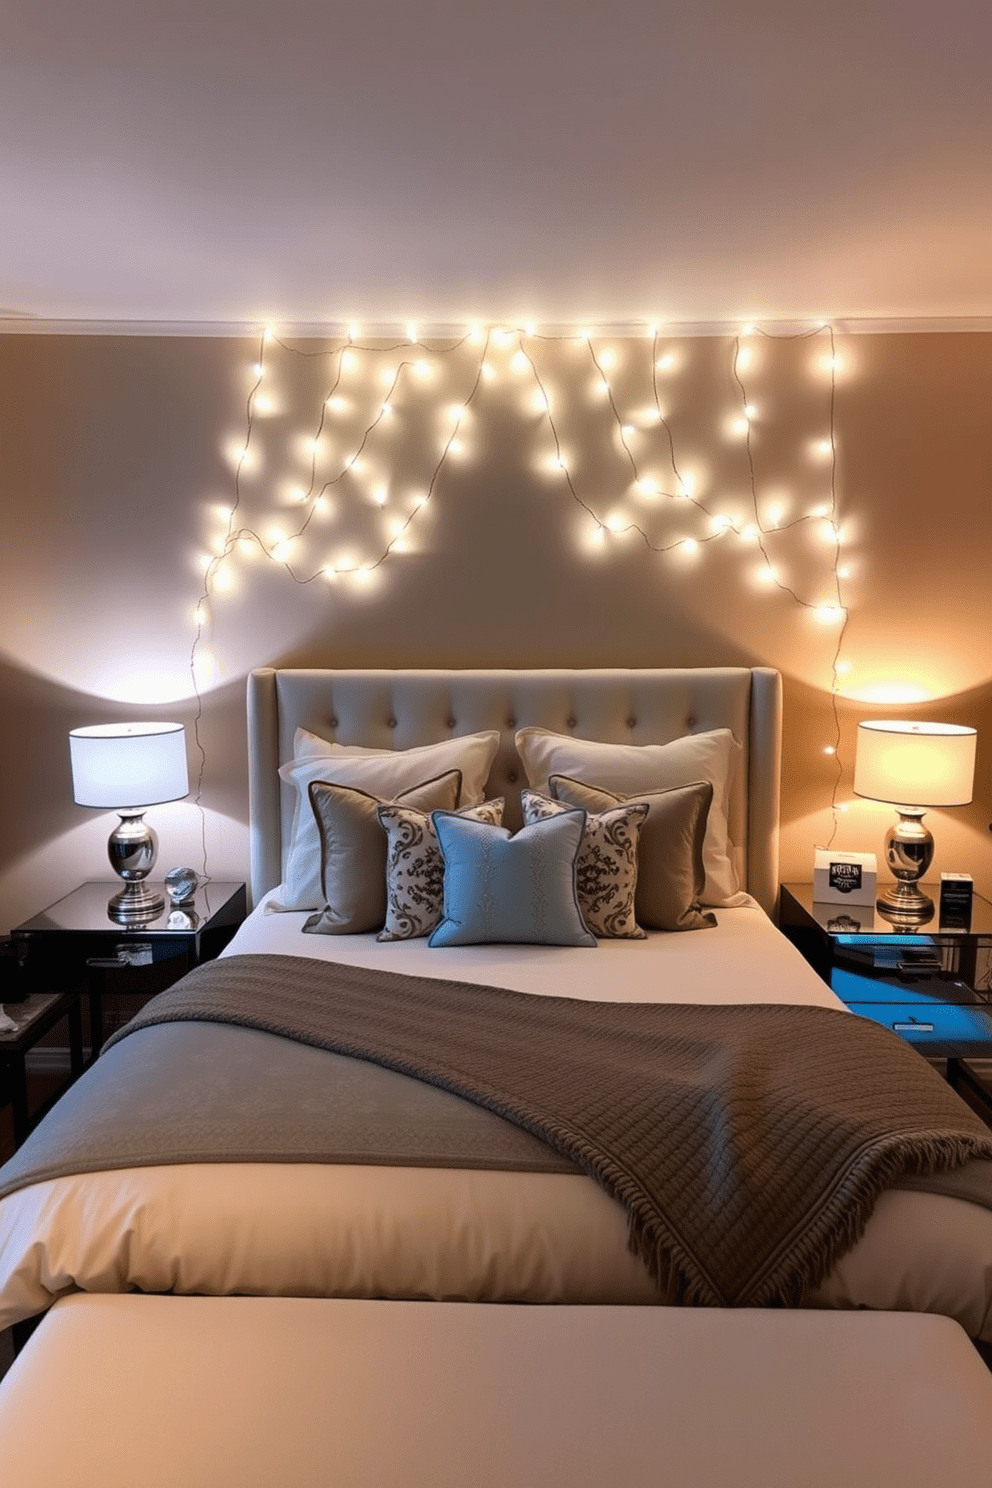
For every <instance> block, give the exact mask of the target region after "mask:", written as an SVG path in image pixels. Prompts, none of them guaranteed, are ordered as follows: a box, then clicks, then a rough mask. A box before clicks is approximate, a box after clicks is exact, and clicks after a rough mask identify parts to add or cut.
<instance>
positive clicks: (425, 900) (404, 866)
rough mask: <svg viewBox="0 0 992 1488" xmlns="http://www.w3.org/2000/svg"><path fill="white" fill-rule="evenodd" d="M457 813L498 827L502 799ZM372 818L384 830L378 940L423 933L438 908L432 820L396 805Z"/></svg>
mask: <svg viewBox="0 0 992 1488" xmlns="http://www.w3.org/2000/svg"><path fill="white" fill-rule="evenodd" d="M558 809H559V810H561V811H566V810H567V809H568V808H567V807H565V806H561V807H559V808H558ZM458 815H459V816H466V817H469V818H470V819H471V820H472V821H481V822H489V823H490V825H492V826H496V827H498V826H500V824H501V823H502V821H503V800H502V797H500V798H498V799H497V800H495V801H483V803H482V805H481V806H466V807H465V809H464V810H463V811H459V812H458ZM378 816H379V823H380V825H381V826H382V828H383V830H384V831H385V833H386V923H385V926H384V927H383V929H382V930H380V931H379V937H378V938H379V939H380V940H413V939H414V938H415V937H416V936H418V935H429V934H430V933H431V931H432V930H433V929H434V927H435V926H436V925H437V923H438V921H439V920H440V918H441V915H442V913H443V910H444V858H443V857H442V856H441V849H440V847H439V846H438V840H437V833H436V832H435V830H434V823H433V822H432V821H431V818H430V815H429V813H428V812H426V811H417V810H416V809H415V808H414V807H413V806H406V805H399V804H394V805H391V806H380V807H379V811H378Z"/></svg>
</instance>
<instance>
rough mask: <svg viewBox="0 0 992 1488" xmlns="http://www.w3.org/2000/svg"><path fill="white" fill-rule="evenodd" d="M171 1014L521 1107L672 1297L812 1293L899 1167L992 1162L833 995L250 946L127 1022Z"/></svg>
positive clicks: (927, 1081) (938, 1093)
mask: <svg viewBox="0 0 992 1488" xmlns="http://www.w3.org/2000/svg"><path fill="white" fill-rule="evenodd" d="M175 1018H180V1019H189V1020H193V1021H200V1020H202V1021H206V1022H234V1023H246V1024H248V1025H250V1026H255V1027H260V1028H263V1029H268V1030H270V1031H273V1032H282V1033H288V1034H289V1035H290V1036H291V1037H293V1038H297V1039H300V1040H302V1041H304V1042H308V1043H312V1044H316V1045H323V1046H326V1047H328V1048H332V1049H335V1050H337V1051H339V1052H342V1053H345V1054H350V1055H357V1056H358V1057H360V1058H363V1059H372V1060H376V1061H379V1062H381V1063H383V1064H385V1065H387V1066H390V1067H391V1068H393V1069H397V1070H401V1071H403V1072H404V1073H407V1074H413V1075H415V1076H417V1077H418V1078H420V1079H426V1080H428V1081H431V1082H433V1083H436V1084H438V1085H440V1086H442V1087H444V1088H447V1089H449V1090H453V1091H455V1092H456V1093H458V1094H461V1095H464V1096H467V1097H468V1098H469V1099H471V1100H473V1101H475V1102H477V1103H479V1104H481V1105H483V1106H487V1107H489V1108H490V1109H492V1110H495V1111H497V1112H498V1113H499V1114H501V1115H503V1116H506V1117H508V1118H509V1119H510V1120H512V1121H514V1122H516V1123H518V1124H519V1125H521V1126H522V1127H524V1128H525V1129H528V1130H530V1131H532V1132H534V1133H535V1134H537V1135H539V1136H540V1137H541V1138H542V1139H543V1140H544V1141H546V1142H548V1143H549V1144H550V1145H552V1146H553V1147H554V1148H556V1149H557V1150H559V1151H561V1152H564V1153H565V1154H566V1155H567V1156H568V1157H569V1158H570V1159H571V1160H573V1161H574V1162H576V1163H577V1164H578V1165H579V1166H580V1167H581V1168H582V1169H583V1170H584V1171H586V1172H588V1173H590V1174H591V1175H592V1176H594V1177H595V1178H596V1179H597V1181H598V1182H599V1183H600V1184H601V1185H602V1186H603V1187H604V1188H605V1189H606V1190H607V1192H609V1193H610V1194H611V1195H612V1196H613V1197H615V1198H616V1199H618V1200H619V1201H620V1202H621V1203H622V1204H623V1205H624V1207H625V1208H626V1210H627V1212H628V1216H629V1225H630V1239H631V1245H632V1248H634V1249H635V1251H636V1252H637V1253H638V1254H640V1255H641V1257H642V1259H643V1260H644V1261H645V1263H646V1264H647V1266H648V1269H649V1271H650V1272H651V1274H652V1276H653V1277H654V1278H655V1280H656V1281H657V1282H658V1284H659V1286H660V1287H661V1288H662V1290H663V1291H664V1292H665V1294H666V1296H667V1297H668V1298H669V1299H671V1300H693V1301H701V1302H708V1303H711V1304H712V1303H716V1304H728V1303H730V1304H735V1305H762V1304H766V1303H769V1302H796V1301H798V1300H800V1299H801V1297H802V1296H803V1294H804V1292H805V1291H806V1289H807V1288H808V1287H809V1286H811V1285H815V1284H816V1283H817V1282H818V1281H820V1280H822V1278H823V1276H824V1275H825V1274H826V1272H827V1271H828V1270H829V1269H830V1267H831V1265H832V1264H833V1262H834V1260H835V1259H836V1258H837V1256H838V1255H840V1254H843V1252H844V1251H845V1250H846V1249H848V1248H849V1247H850V1246H851V1245H852V1244H853V1243H854V1242H855V1240H856V1239H857V1238H858V1236H859V1234H860V1233H861V1231H862V1230H863V1228H864V1225H865V1223H866V1222H867V1219H868V1217H869V1215H870V1213H871V1210H872V1208H873V1206H874V1203H875V1202H876V1200H877V1198H878V1196H879V1194H880V1193H881V1192H882V1190H883V1189H884V1188H885V1187H886V1186H887V1185H889V1184H891V1183H892V1182H893V1181H895V1180H896V1179H898V1178H899V1176H900V1175H901V1174H903V1173H907V1172H908V1173H916V1174H920V1173H927V1172H939V1171H940V1170H943V1169H949V1168H953V1167H955V1166H958V1165H960V1164H962V1163H964V1162H966V1161H967V1160H968V1159H969V1158H972V1157H980V1158H990V1157H992V1138H990V1137H989V1134H988V1132H987V1130H986V1129H985V1128H984V1127H983V1126H982V1124H981V1123H980V1122H979V1121H978V1120H977V1118H974V1117H973V1116H972V1115H971V1113H970V1112H969V1111H968V1109H967V1108H966V1107H965V1106H964V1105H963V1104H962V1103H961V1102H960V1101H959V1100H958V1099H957V1097H955V1096H954V1095H953V1093H952V1092H950V1091H949V1090H947V1088H946V1087H945V1086H944V1085H943V1083H942V1082H941V1081H940V1080H939V1079H938V1078H937V1077H936V1076H934V1075H933V1073H932V1072H931V1071H929V1070H928V1069H927V1067H926V1066H925V1065H923V1064H922V1063H921V1061H920V1060H919V1059H918V1056H916V1055H915V1054H914V1052H913V1051H912V1050H910V1049H909V1048H908V1047H907V1046H906V1045H904V1044H903V1043H902V1041H901V1040H899V1039H897V1038H895V1037H894V1036H893V1035H890V1034H888V1033H887V1032H886V1031H884V1030H882V1029H880V1028H878V1027H877V1026H876V1025H874V1024H871V1023H866V1022H863V1021H861V1020H855V1019H852V1018H850V1017H849V1016H848V1015H846V1014H843V1013H835V1012H833V1011H832V1010H829V1009H821V1008H796V1009H783V1008H781V1007H772V1006H764V1005H759V1006H751V1007H725V1008H718V1007H712V1006H699V1007H688V1006H674V1007H673V1006H667V1007H665V1006H657V1005H650V1004H646V1005H645V1004H609V1005H607V1004H600V1003H594V1002H586V1001H575V1000H572V999H559V998H551V999H549V998H541V997H533V996H526V995H523V994H520V993H516V992H511V991H507V990H506V989H501V988H480V987H477V986H474V985H467V984H462V983H451V982H445V981H442V980H438V979H436V978H430V979H425V978H413V977H392V978H389V977H386V978H383V977H381V976H379V977H376V978H374V977H373V976H372V975H371V974H370V973H368V972H367V971H364V970H362V969H361V968H355V967H349V968H343V967H333V968H332V967H331V966H329V965H326V964H320V963H301V962H300V961H298V960H295V959H293V958H288V957H282V956H251V957H229V958H226V959H225V960H223V961H222V962H219V963H215V964H213V965H210V966H207V967H203V968H200V969H199V970H198V971H197V972H194V973H192V974H191V976H190V977H188V978H187V979H185V981H184V983H182V984H180V986H179V987H177V988H175V989H173V990H172V991H170V992H168V993H165V994H163V996H162V997H160V998H158V999H156V1001H155V1003H153V1004H152V1005H150V1006H149V1008H147V1009H146V1010H145V1011H144V1012H143V1013H142V1014H139V1016H138V1018H137V1019H136V1020H134V1022H133V1023H132V1024H131V1025H129V1028H128V1029H127V1030H123V1031H122V1032H121V1034H119V1035H118V1036H117V1039H118V1040H121V1039H127V1038H132V1039H133V1038H134V1036H135V1034H136V1032H137V1030H138V1029H139V1028H140V1027H141V1026H142V1025H148V1024H152V1025H154V1024H157V1023H164V1022H168V1021H171V1020H173V1019H175ZM659 1138H660V1139H659ZM163 1160H170V1159H163ZM235 1160H236V1159H235ZM29 1181H30V1180H29Z"/></svg>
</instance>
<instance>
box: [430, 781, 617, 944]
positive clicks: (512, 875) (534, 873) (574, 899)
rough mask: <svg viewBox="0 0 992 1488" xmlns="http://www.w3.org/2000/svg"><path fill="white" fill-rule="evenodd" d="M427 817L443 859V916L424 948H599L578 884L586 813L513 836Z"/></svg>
mask: <svg viewBox="0 0 992 1488" xmlns="http://www.w3.org/2000/svg"><path fill="white" fill-rule="evenodd" d="M431 820H432V821H433V823H434V830H435V832H436V833H437V840H438V843H439V845H440V848H441V853H442V855H443V857H444V918H443V919H442V920H441V923H440V924H439V925H438V927H437V929H436V930H434V932H433V933H432V935H431V936H430V939H429V940H428V942H427V944H428V945H429V946H456V945H480V944H483V943H486V942H491V941H498V942H510V943H520V944H529V945H534V944H537V945H576V946H594V945H595V944H596V937H595V936H594V935H592V934H590V932H589V930H588V929H587V928H586V925H585V921H584V920H583V918H582V915H581V912H580V910H579V901H578V896H577V893H576V887H575V864H576V861H577V859H578V856H579V849H580V848H581V846H582V834H583V832H584V830H585V825H586V813H585V812H584V811H582V810H578V811H564V812H562V814H561V815H560V816H552V817H548V818H546V819H545V820H543V821H536V822H533V823H532V824H531V825H530V826H527V827H523V828H521V830H520V831H519V832H517V834H516V835H515V836H511V835H510V832H509V831H508V829H507V828H506V827H496V826H491V825H489V824H488V823H487V822H479V821H472V820H471V819H470V818H468V817H464V816H458V815H456V814H455V813H453V812H449V811H434V812H432V813H431Z"/></svg>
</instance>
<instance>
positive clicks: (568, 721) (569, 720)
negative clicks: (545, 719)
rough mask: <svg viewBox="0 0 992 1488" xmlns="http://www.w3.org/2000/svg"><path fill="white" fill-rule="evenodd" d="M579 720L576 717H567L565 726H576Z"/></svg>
mask: <svg viewBox="0 0 992 1488" xmlns="http://www.w3.org/2000/svg"><path fill="white" fill-rule="evenodd" d="M577 722H578V720H577V719H575V718H566V720H565V727H566V728H574V727H575V725H576V723H577Z"/></svg>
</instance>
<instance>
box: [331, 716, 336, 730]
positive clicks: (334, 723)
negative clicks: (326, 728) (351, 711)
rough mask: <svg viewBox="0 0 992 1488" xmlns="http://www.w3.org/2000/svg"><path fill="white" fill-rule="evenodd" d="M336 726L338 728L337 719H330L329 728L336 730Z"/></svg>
mask: <svg viewBox="0 0 992 1488" xmlns="http://www.w3.org/2000/svg"><path fill="white" fill-rule="evenodd" d="M337 726H338V721H337V719H336V718H332V719H331V728H337Z"/></svg>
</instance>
